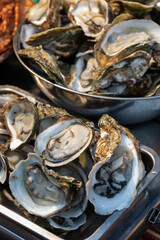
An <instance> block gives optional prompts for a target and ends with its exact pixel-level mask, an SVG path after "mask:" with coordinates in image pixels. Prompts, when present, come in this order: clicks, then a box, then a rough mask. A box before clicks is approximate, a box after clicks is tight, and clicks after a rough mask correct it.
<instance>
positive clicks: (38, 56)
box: [18, 46, 64, 83]
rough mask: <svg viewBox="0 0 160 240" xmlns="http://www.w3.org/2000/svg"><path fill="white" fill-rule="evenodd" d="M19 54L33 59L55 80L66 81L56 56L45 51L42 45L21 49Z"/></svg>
mask: <svg viewBox="0 0 160 240" xmlns="http://www.w3.org/2000/svg"><path fill="white" fill-rule="evenodd" d="M18 54H19V55H21V56H23V57H27V58H31V59H33V60H34V61H35V62H36V63H37V64H38V65H39V66H40V67H41V68H42V69H43V70H44V71H45V72H46V73H47V74H48V75H49V77H50V78H51V79H53V80H54V81H55V82H60V83H63V82H64V76H63V75H62V73H61V72H60V70H59V68H58V65H57V62H56V58H55V57H54V55H52V54H49V53H48V52H47V51H45V50H44V49H43V48H42V46H38V47H32V48H28V49H21V50H19V51H18Z"/></svg>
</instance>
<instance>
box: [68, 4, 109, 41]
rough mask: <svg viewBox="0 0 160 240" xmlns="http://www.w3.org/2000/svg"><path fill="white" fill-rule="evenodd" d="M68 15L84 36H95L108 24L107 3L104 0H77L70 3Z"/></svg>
mask: <svg viewBox="0 0 160 240" xmlns="http://www.w3.org/2000/svg"><path fill="white" fill-rule="evenodd" d="M68 15H69V18H70V19H71V21H72V22H73V24H75V25H78V26H81V28H82V29H83V31H84V33H85V35H86V36H89V37H97V36H98V35H99V33H100V32H101V30H102V29H103V27H104V26H105V25H106V24H108V4H107V2H106V1H104V0H101V1H99V0H77V1H75V3H74V4H71V6H70V8H69V11H68Z"/></svg>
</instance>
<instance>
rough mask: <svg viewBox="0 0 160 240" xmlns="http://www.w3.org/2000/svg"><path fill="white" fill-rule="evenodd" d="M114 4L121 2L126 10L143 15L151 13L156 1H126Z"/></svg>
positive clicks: (120, 0) (121, 0) (122, 0)
mask: <svg viewBox="0 0 160 240" xmlns="http://www.w3.org/2000/svg"><path fill="white" fill-rule="evenodd" d="M113 2H114V0H113ZM115 2H121V3H122V4H123V6H124V8H126V9H127V10H129V11H131V12H134V13H136V14H139V15H140V14H145V13H148V12H151V11H152V10H153V8H154V7H155V6H156V4H157V2H158V0H149V1H141V0H139V1H130V0H129V1H128V0H119V1H115Z"/></svg>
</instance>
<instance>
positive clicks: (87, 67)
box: [67, 53, 98, 92]
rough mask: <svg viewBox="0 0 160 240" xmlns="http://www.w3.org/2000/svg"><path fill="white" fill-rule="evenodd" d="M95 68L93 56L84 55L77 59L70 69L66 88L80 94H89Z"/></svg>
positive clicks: (89, 54)
mask: <svg viewBox="0 0 160 240" xmlns="http://www.w3.org/2000/svg"><path fill="white" fill-rule="evenodd" d="M97 67H98V64H97V61H96V59H95V58H94V57H93V54H91V53H86V54H84V55H82V56H80V57H78V58H77V61H76V63H75V65H73V66H72V67H71V70H70V74H71V79H70V82H69V84H68V85H67V87H68V88H70V89H73V90H76V91H80V92H90V91H91V90H93V80H94V78H95V75H96V70H97Z"/></svg>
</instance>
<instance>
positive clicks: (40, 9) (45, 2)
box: [26, 0, 60, 29]
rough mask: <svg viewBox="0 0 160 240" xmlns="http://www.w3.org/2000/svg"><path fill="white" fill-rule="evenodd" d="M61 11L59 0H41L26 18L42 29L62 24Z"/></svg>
mask: <svg viewBox="0 0 160 240" xmlns="http://www.w3.org/2000/svg"><path fill="white" fill-rule="evenodd" d="M59 12H60V1H59V0H40V1H39V2H38V3H36V4H35V5H33V7H32V8H31V9H30V10H29V12H28V13H27V15H26V18H27V19H28V21H30V22H31V23H33V24H34V25H36V26H38V27H40V28H41V29H48V28H51V27H58V26H59V25H60V14H59Z"/></svg>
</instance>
